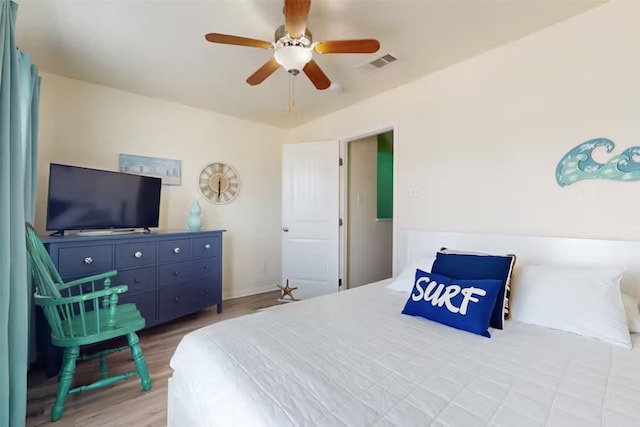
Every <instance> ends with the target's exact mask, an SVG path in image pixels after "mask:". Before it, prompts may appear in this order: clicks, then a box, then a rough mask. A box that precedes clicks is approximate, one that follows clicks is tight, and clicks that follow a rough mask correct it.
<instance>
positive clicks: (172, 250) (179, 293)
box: [36, 230, 224, 376]
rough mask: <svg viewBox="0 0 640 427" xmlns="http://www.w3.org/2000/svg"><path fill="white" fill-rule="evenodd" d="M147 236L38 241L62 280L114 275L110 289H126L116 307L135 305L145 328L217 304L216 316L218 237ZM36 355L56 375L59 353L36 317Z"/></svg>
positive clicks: (204, 233) (219, 293)
mask: <svg viewBox="0 0 640 427" xmlns="http://www.w3.org/2000/svg"><path fill="white" fill-rule="evenodd" d="M223 232H224V230H213V231H199V232H175V233H174V232H153V233H149V234H127V235H119V236H92V237H77V236H65V237H44V238H42V241H43V243H44V244H45V247H46V248H47V250H48V251H49V255H50V256H51V259H52V260H53V263H54V265H55V266H56V267H57V269H58V271H59V273H60V275H61V276H62V279H63V280H64V281H69V280H73V279H78V278H81V277H86V276H89V275H92V274H97V273H103V272H105V271H109V270H118V275H117V276H116V277H115V278H114V279H113V280H112V285H127V286H128V287H129V291H128V292H127V293H126V294H124V295H122V297H121V298H120V302H121V303H135V304H136V305H137V307H138V309H139V310H140V312H141V313H142V317H144V318H145V321H146V328H149V327H151V326H155V325H158V324H160V323H164V322H167V321H169V320H173V319H176V318H178V317H181V316H184V315H187V314H190V313H194V312H196V311H198V310H202V309H204V308H207V307H211V306H213V305H217V310H218V313H220V312H221V311H222V233H223ZM36 329H37V331H38V332H37V335H38V352H39V353H40V354H41V355H42V357H43V358H44V360H45V363H46V369H47V374H48V375H49V376H53V375H56V374H57V373H58V368H59V366H60V361H61V360H62V351H61V349H59V348H58V347H55V346H53V345H52V344H51V342H50V339H49V334H50V331H49V327H48V324H47V322H46V320H45V318H44V316H43V315H42V313H37V316H36Z"/></svg>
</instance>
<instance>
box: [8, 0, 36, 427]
mask: <svg viewBox="0 0 640 427" xmlns="http://www.w3.org/2000/svg"><path fill="white" fill-rule="evenodd" d="M17 12H18V5H17V4H16V3H14V2H11V1H9V0H0V426H3V427H4V426H11V427H13V426H23V425H24V424H25V416H26V405H27V369H28V365H29V359H30V357H29V345H30V336H32V335H30V334H31V331H30V327H29V325H30V324H31V318H32V313H31V293H32V292H31V284H30V280H29V275H28V274H27V255H26V250H25V240H24V239H25V238H24V223H25V221H31V222H33V217H34V213H35V196H36V157H37V151H38V150H37V143H36V141H37V137H38V104H39V95H40V77H39V75H38V70H37V68H36V67H35V66H33V65H32V64H31V60H30V59H29V55H27V54H25V53H23V52H21V51H20V50H19V49H18V47H17V46H16V40H15V26H16V16H17Z"/></svg>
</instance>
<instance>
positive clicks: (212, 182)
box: [198, 163, 240, 204]
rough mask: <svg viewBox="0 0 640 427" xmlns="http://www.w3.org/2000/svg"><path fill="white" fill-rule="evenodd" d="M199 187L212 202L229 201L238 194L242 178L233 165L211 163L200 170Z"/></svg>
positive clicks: (222, 202) (221, 202)
mask: <svg viewBox="0 0 640 427" xmlns="http://www.w3.org/2000/svg"><path fill="white" fill-rule="evenodd" d="M198 188H199V189H200V192H201V193H202V195H203V196H204V197H206V199H207V200H208V201H210V202H211V203H215V204H224V203H229V202H230V201H232V200H233V199H235V197H236V196H237V195H238V190H240V178H239V177H238V174H237V173H236V171H235V170H234V169H233V168H232V167H231V166H229V165H227V164H225V163H211V164H208V165H207V166H205V167H204V168H203V169H202V172H200V177H199V178H198Z"/></svg>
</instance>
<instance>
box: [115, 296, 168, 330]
mask: <svg viewBox="0 0 640 427" xmlns="http://www.w3.org/2000/svg"><path fill="white" fill-rule="evenodd" d="M156 297H157V293H156V292H155V291H154V292H143V293H140V294H135V295H129V292H127V293H125V294H122V295H120V297H119V299H118V305H120V304H135V305H136V307H137V308H138V310H140V314H141V315H142V317H144V320H145V322H146V325H145V327H149V326H150V325H152V324H154V323H156V320H157V319H158V304H157V303H156Z"/></svg>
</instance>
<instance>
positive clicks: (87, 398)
mask: <svg viewBox="0 0 640 427" xmlns="http://www.w3.org/2000/svg"><path fill="white" fill-rule="evenodd" d="M279 296H280V291H275V292H268V293H264V294H259V295H252V296H248V297H244V298H236V299H231V300H227V301H225V302H224V303H223V312H222V313H221V314H217V313H216V309H215V307H214V308H212V309H208V310H203V311H201V312H199V313H196V314H192V315H190V316H186V317H183V318H181V319H178V320H175V321H173V322H170V323H167V324H164V325H160V326H156V327H154V328H151V329H149V330H146V331H142V332H140V334H139V335H140V341H141V345H142V350H143V351H144V355H145V358H146V359H147V364H148V367H149V373H150V374H151V379H152V382H153V388H152V390H151V391H148V392H144V391H142V389H141V388H140V381H139V380H138V377H137V376H136V377H133V378H130V379H128V380H124V381H120V382H118V383H116V384H114V385H112V386H111V387H107V388H103V389H99V390H93V391H86V392H84V393H77V394H73V395H70V396H68V397H67V401H66V403H65V409H64V413H63V414H62V418H60V420H58V421H56V422H55V423H50V422H49V416H50V411H51V406H52V405H53V401H54V400H55V396H56V391H57V387H58V384H57V379H56V378H55V377H54V378H46V376H45V374H44V372H43V371H42V370H38V369H35V370H32V371H33V372H30V374H29V391H28V402H27V426H41V425H50V426H56V427H67V426H105V427H106V426H125V425H126V426H166V425H167V379H168V378H169V377H170V376H171V373H172V370H171V368H170V367H169V360H170V359H171V356H172V355H173V353H174V350H175V348H176V346H177V345H178V342H179V341H180V339H181V338H182V337H183V336H184V335H185V334H186V333H188V332H190V331H192V330H195V329H198V328H200V327H203V326H206V325H210V324H212V323H215V322H219V321H221V320H225V319H230V318H232V317H238V316H242V315H244V314H248V313H251V312H252V311H255V310H258V309H261V308H265V307H269V306H272V305H275V304H278V302H277V298H278V297H279ZM107 362H108V365H109V373H110V374H114V373H121V372H127V371H131V370H134V369H135V368H134V365H133V361H132V360H131V353H130V352H128V351H123V352H120V353H116V354H112V355H110V356H108V357H107ZM98 363H99V362H98V360H89V361H84V362H79V363H78V366H77V369H76V376H75V384H87V383H90V382H92V381H94V380H96V379H99V378H100V371H99V366H98Z"/></svg>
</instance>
